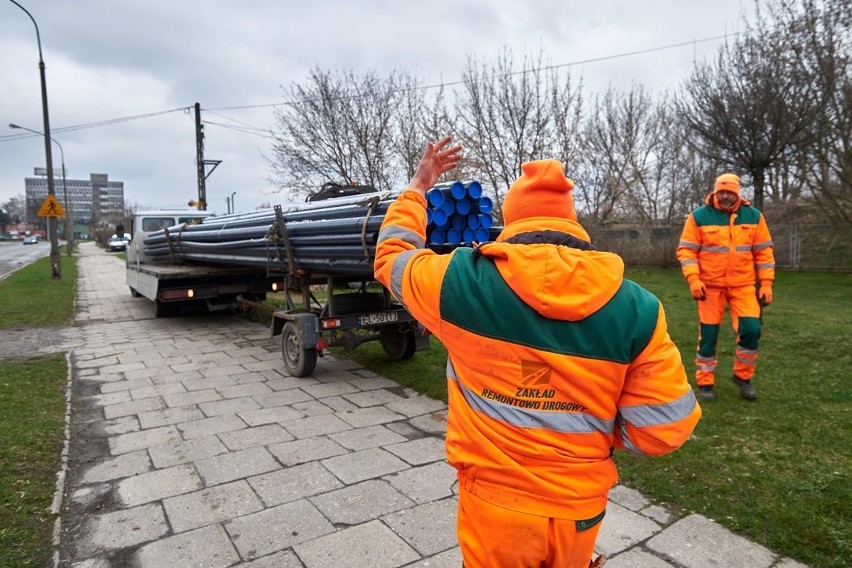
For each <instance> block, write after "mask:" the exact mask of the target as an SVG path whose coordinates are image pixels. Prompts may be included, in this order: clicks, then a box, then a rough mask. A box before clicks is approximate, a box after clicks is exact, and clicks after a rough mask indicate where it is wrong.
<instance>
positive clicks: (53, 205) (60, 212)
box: [38, 195, 65, 217]
mask: <svg viewBox="0 0 852 568" xmlns="http://www.w3.org/2000/svg"><path fill="white" fill-rule="evenodd" d="M38 216H39V217H65V209H63V208H62V205H60V204H59V202H58V201H56V197H55V196H53V195H48V196H47V199H45V200H44V203H42V204H41V208H40V209H39V210H38Z"/></svg>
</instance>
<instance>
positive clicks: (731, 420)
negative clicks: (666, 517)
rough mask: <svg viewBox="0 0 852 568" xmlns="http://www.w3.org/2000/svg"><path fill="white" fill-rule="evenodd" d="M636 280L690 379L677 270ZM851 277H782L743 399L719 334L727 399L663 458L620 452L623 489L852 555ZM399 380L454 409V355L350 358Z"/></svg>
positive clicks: (688, 335)
mask: <svg viewBox="0 0 852 568" xmlns="http://www.w3.org/2000/svg"><path fill="white" fill-rule="evenodd" d="M628 277H629V278H631V279H633V280H635V281H636V282H638V283H640V284H642V285H643V286H645V287H647V288H648V289H649V290H651V291H652V292H654V293H655V294H656V295H657V296H658V297H659V298H660V299H661V300H662V302H663V305H664V307H665V309H666V315H667V319H668V322H669V333H670V334H671V336H672V338H673V339H674V341H675V342H676V343H677V345H678V347H679V349H680V351H681V355H682V357H683V360H684V364H685V365H686V368H687V373H688V374H689V377H690V380H692V377H693V373H694V370H695V365H694V362H693V360H694V354H695V346H696V343H697V333H698V315H697V310H696V308H695V303H694V301H693V300H692V299H691V297H690V296H689V291H688V288H687V286H686V283H685V282H684V280H683V278H682V277H681V275H680V272H678V271H672V270H661V269H634V270H630V271H629V272H628ZM850 290H852V276H850V275H843V274H826V273H793V272H780V273H779V274H778V276H777V281H776V284H775V289H774V292H775V302H774V303H773V304H772V305H771V306H769V307H768V308H767V309H766V310H765V312H764V320H763V323H764V327H763V338H762V340H761V351H760V359H759V360H758V363H757V373H756V375H755V384H756V386H757V389H758V397H759V398H758V400H757V402H755V403H751V402H747V401H744V400H743V399H741V398H740V396H739V393H738V391H737V389H736V387H735V386H734V384H733V383H732V382H731V381H730V378H729V377H730V375H731V369H732V354H733V351H734V341H735V337H734V333H733V330H732V329H731V326H730V320H729V318H728V316H726V318H725V322H724V323H723V329H722V333H720V337H719V366H718V368H717V384H718V386H717V388H716V390H717V396H718V399H717V400H716V401H713V402H710V403H704V404H702V408H703V410H704V416H703V418H702V419H701V421H700V422H699V424H698V427H697V428H696V430H695V434H694V436H693V439H692V440H690V441H689V442H687V444H686V445H685V446H684V447H683V448H681V449H680V450H679V451H677V452H675V453H674V454H671V455H669V456H665V457H663V458H658V459H637V458H634V457H632V456H630V455H629V454H626V453H624V452H618V453H616V461H617V462H618V465H619V469H620V472H621V482H622V483H623V484H625V485H627V486H630V487H634V488H636V489H638V490H640V491H642V492H644V493H645V494H647V495H649V496H650V497H651V498H653V499H654V500H656V501H657V502H660V503H662V504H665V505H666V506H667V507H669V508H670V509H671V510H672V511H673V512H675V513H677V514H679V515H684V514H687V513H690V512H697V513H701V514H703V515H705V516H707V517H709V518H712V519H714V520H716V521H718V522H719V523H721V524H723V525H725V526H727V527H729V528H731V529H732V530H734V531H736V532H737V533H739V534H742V535H745V536H747V537H749V538H752V539H753V540H755V541H756V542H759V543H761V544H763V545H765V546H767V547H769V548H770V549H772V550H774V551H776V552H779V553H781V554H783V555H786V556H791V557H793V558H796V559H798V560H800V561H802V562H805V563H807V564H808V565H810V566H813V567H814V568H824V567H830V568H835V567H836V568H839V567H841V566H847V564H846V563H847V561H848V559H849V558H852V530H850V517H852V491H850V479H849V475H850V472H852V452H850V447H852V446H850V440H849V433H850V432H852V423H850V422H851V421H850V411H852V404H850V402H852V385H850V380H849V377H850V373H852V371H850V370H852V350H850V349H849V346H848V338H849V336H850V335H852V294H850V293H849V291H850ZM348 356H349V357H351V358H352V359H354V360H356V361H359V362H360V363H362V364H364V365H365V366H366V367H368V368H370V369H372V370H374V371H376V372H377V373H380V374H382V375H384V376H386V377H389V378H391V379H394V380H396V381H398V382H399V383H401V384H403V385H406V386H410V387H412V388H415V389H417V390H418V391H421V392H423V393H425V394H428V395H430V396H433V397H434V398H438V399H441V400H444V401H446V398H447V397H446V382H445V381H446V379H445V374H444V371H445V363H446V351H445V350H444V348H443V346H441V345H440V343H438V342H437V341H435V340H433V341H432V349H431V350H430V351H427V352H419V353H417V354H416V355H415V356H414V358H413V359H411V360H410V361H406V362H394V361H389V360H388V359H387V357H385V356H384V353H383V352H382V349H381V347H380V346H379V345H378V344H377V343H375V342H373V343H369V344H366V345H363V346H361V347H359V348H358V349H356V350H355V351H354V352H352V353H350V354H348Z"/></svg>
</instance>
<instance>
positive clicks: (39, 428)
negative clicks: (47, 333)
mask: <svg viewBox="0 0 852 568" xmlns="http://www.w3.org/2000/svg"><path fill="white" fill-rule="evenodd" d="M66 372H67V371H66V363H65V355H64V354H62V353H58V354H53V355H49V356H46V357H39V358H33V359H27V360H24V361H13V362H8V361H6V362H2V364H0V409H2V412H0V519H3V521H2V522H0V567H2V568H13V567H14V568H25V567H36V566H47V565H48V563H49V561H50V558H51V554H52V551H51V537H52V531H53V515H51V514H50V512H49V509H50V505H51V503H52V500H53V494H54V492H55V490H56V472H57V471H58V470H59V463H60V453H61V451H62V444H63V435H64V434H63V432H64V417H65V392H64V387H65V383H66Z"/></svg>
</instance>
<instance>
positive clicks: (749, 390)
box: [731, 375, 757, 400]
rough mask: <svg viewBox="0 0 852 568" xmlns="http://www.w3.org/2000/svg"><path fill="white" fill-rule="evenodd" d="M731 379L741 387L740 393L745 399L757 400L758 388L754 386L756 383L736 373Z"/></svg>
mask: <svg viewBox="0 0 852 568" xmlns="http://www.w3.org/2000/svg"><path fill="white" fill-rule="evenodd" d="M731 380H732V381H734V384H735V385H737V386H738V387H739V389H740V395H742V397H743V398H744V399H746V400H755V399H756V398H757V389H755V388H754V385H753V384H752V383H751V381H747V380H745V379H741V378H739V377H738V376H736V375H734V376H732V377H731Z"/></svg>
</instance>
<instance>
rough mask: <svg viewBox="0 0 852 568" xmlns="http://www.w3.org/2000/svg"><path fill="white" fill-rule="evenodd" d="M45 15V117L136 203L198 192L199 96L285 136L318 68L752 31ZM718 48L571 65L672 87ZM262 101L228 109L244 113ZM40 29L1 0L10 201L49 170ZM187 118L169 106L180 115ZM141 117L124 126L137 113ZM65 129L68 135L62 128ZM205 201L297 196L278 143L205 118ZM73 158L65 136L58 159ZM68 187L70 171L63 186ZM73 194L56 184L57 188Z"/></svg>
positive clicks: (508, 5) (5, 191)
mask: <svg viewBox="0 0 852 568" xmlns="http://www.w3.org/2000/svg"><path fill="white" fill-rule="evenodd" d="M18 2H19V3H20V4H22V5H23V6H24V7H25V8H26V9H27V10H28V11H29V12H30V13H31V14H32V16H33V17H34V18H35V20H36V22H37V23H38V27H39V31H40V33H41V45H42V52H43V57H44V62H45V67H46V77H47V91H48V102H49V107H50V111H49V112H50V128H51V134H52V135H53V138H54V139H56V140H57V141H58V142H59V143H60V144H61V145H62V148H63V150H64V155H65V166H66V168H67V172H68V177H69V178H75V179H80V178H82V179H88V177H89V174H90V173H106V174H108V175H109V178H110V179H111V180H120V181H123V182H124V188H125V200H126V202H127V203H128V204H135V205H137V206H139V207H143V208H148V207H168V206H173V207H174V206H185V205H186V203H187V201H189V200H191V199H194V198H196V197H197V195H198V194H197V183H196V168H195V125H194V116H193V114H192V113H191V112H189V111H184V110H180V109H184V108H191V107H192V105H194V104H195V102H199V103H201V106H202V108H204V109H209V112H204V113H202V117H203V119H204V120H205V121H209V122H214V123H218V124H227V125H232V126H235V127H242V126H245V125H249V126H251V127H257V128H261V129H274V128H275V121H274V117H273V110H274V107H273V106H272V105H274V104H277V103H281V102H283V101H284V100H285V97H284V90H283V89H282V87H285V88H286V87H289V86H290V85H291V84H293V83H304V82H305V81H306V78H307V77H308V74H309V71H310V69H312V68H314V67H319V68H321V69H323V70H341V71H343V70H346V71H348V70H352V71H354V72H355V73H357V74H363V73H366V72H369V71H375V72H378V73H380V74H382V75H384V74H386V73H389V72H390V71H393V70H397V71H402V70H405V71H410V72H415V73H418V74H419V75H420V77H421V78H422V79H423V80H424V83H425V84H437V83H442V82H443V83H447V82H454V81H458V80H459V79H460V78H461V73H462V69H463V68H464V66H465V63H466V61H467V58H468V57H475V58H477V59H478V60H479V61H494V59H495V57H496V55H497V53H498V52H499V51H500V50H501V48H503V47H504V46H508V47H509V48H511V49H512V51H513V52H514V54H515V57H516V60H518V61H520V59H521V58H522V56H523V55H524V54H536V53H538V51H539V49H541V50H542V51H543V54H544V58H545V61H546V62H547V63H548V64H551V65H566V64H570V63H573V62H578V61H584V60H589V59H595V58H601V57H607V56H613V55H618V54H622V53H627V52H633V51H639V50H647V49H653V48H657V47H663V46H668V45H672V44H677V43H681V42H697V41H698V40H702V39H705V38H712V37H715V36H721V35H724V34H726V33H732V32H735V31H737V30H739V29H741V28H742V24H741V21H742V18H741V16H742V14H743V10H747V11H749V12H750V11H751V9H752V4H751V0H598V1H595V2H590V1H579V0H432V1H429V2H426V1H419V0H410V1H406V0H310V1H305V0H298V1H296V0H251V1H242V0H204V1H201V0H177V1H176V0H169V1H165V0H73V1H71V0H18ZM719 43H720V41H719V40H717V41H707V42H700V43H694V44H690V45H688V46H684V47H677V48H672V49H665V50H659V51H654V52H651V53H646V54H640V55H632V56H626V57H618V58H613V59H609V60H605V61H598V62H590V63H585V64H578V65H572V66H570V67H568V66H566V67H563V68H561V72H563V73H567V72H568V71H569V69H570V72H571V74H572V77H573V78H580V77H581V76H582V79H583V81H584V84H585V89H586V92H587V93H588V92H590V91H600V90H603V89H605V88H606V87H607V85H608V84H612V85H614V86H617V87H625V88H626V87H629V86H630V84H631V83H640V84H643V85H645V86H647V87H649V88H652V89H655V90H663V89H669V88H674V87H676V86H677V85H678V83H679V82H680V81H681V80H683V79H684V78H685V77H686V76H687V74H688V73H689V71H690V69H691V67H692V65H693V62H694V61H696V60H702V59H705V58H707V57H712V56H713V54H714V53H715V50H716V49H717V47H718V45H719ZM248 106H255V108H252V109H241V110H236V109H230V110H224V109H229V108H230V107H248ZM41 108H42V107H41V94H40V82H39V72H38V43H37V41H36V34H35V27H34V26H33V24H32V21H31V20H30V19H29V18H28V17H27V15H26V14H25V13H24V12H23V11H22V10H21V9H20V8H18V7H17V6H16V5H15V4H13V3H12V2H10V1H9V0H0V206H1V205H2V204H3V203H5V202H6V201H7V200H8V199H9V198H10V197H13V196H16V195H19V194H23V193H24V178H25V177H27V176H32V175H33V168H34V167H44V165H45V156H44V143H43V141H42V139H41V138H39V137H35V136H33V137H27V138H22V137H21V133H22V131H20V130H11V129H9V128H8V126H7V125H8V123H10V122H11V123H16V124H20V125H22V126H26V127H28V128H31V129H34V130H39V131H41V130H43V118H42V110H41ZM174 109H179V110H175V111H174V112H165V111H172V110H174ZM149 114H150V115H151V116H149V117H146V118H141V119H136V120H127V121H121V122H115V123H112V124H105V125H101V126H95V127H86V128H79V129H75V130H71V129H70V128H71V127H77V126H89V125H91V124H93V123H103V122H109V121H113V120H114V119H122V118H127V117H135V116H139V115H149ZM63 129H68V130H64V131H63ZM205 132H206V144H205V158H206V159H209V160H222V163H221V164H220V165H219V166H218V168H217V169H216V170H215V171H214V172H213V173H212V174H210V176H209V177H208V179H207V201H208V209H210V210H213V211H216V212H220V213H224V212H225V210H226V197H227V196H230V195H231V194H232V193H233V192H236V195H235V203H236V208H237V210H238V211H243V210H250V209H254V208H256V207H258V206H259V205H260V204H261V203H264V202H271V203H272V204H273V205H274V204H276V203H287V201H286V200H285V198H283V197H282V196H281V195H280V194H277V193H274V188H273V187H272V186H271V185H270V184H269V182H268V181H267V178H268V176H269V171H268V165H267V164H268V162H267V157H268V156H270V155H271V152H270V140H269V139H267V138H263V137H260V136H258V135H255V134H248V133H245V132H241V131H240V130H235V129H233V128H225V127H222V126H218V125H216V124H209V125H207V126H205ZM60 158H61V156H60V152H59V151H58V149H57V147H56V146H55V145H54V146H53V164H54V167H55V168H56V169H57V171H58V170H59V165H60ZM56 187H57V192H59V191H60V189H61V180H57V186H56ZM60 195H61V194H60Z"/></svg>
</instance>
